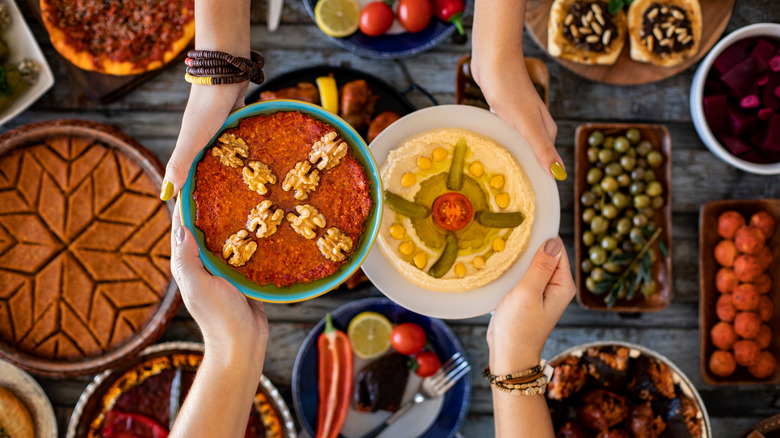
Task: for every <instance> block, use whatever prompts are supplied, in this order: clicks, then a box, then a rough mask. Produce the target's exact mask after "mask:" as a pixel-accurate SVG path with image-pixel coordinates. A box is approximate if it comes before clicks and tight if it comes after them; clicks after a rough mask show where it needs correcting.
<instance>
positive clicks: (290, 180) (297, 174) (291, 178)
mask: <svg viewBox="0 0 780 438" xmlns="http://www.w3.org/2000/svg"><path fill="white" fill-rule="evenodd" d="M309 170H311V163H309V162H308V161H299V162H298V163H297V164H296V165H295V168H293V169H290V171H289V172H287V176H285V177H284V181H282V189H283V190H284V191H285V192H289V191H290V190H293V189H294V190H295V194H293V198H295V199H297V200H299V201H303V200H305V199H308V198H309V192H313V191H315V190H317V184H319V182H320V173H319V172H317V170H316V169H314V170H312V171H311V174H309Z"/></svg>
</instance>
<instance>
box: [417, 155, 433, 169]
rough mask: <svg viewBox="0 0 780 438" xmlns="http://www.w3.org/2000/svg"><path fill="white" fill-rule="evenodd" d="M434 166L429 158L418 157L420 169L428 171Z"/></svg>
mask: <svg viewBox="0 0 780 438" xmlns="http://www.w3.org/2000/svg"><path fill="white" fill-rule="evenodd" d="M431 166H433V162H432V161H431V159H430V158H428V157H418V158H417V167H419V168H420V169H422V170H428V169H430V168H431Z"/></svg>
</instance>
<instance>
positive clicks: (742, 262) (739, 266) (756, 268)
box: [734, 254, 764, 283]
mask: <svg viewBox="0 0 780 438" xmlns="http://www.w3.org/2000/svg"><path fill="white" fill-rule="evenodd" d="M763 271H764V270H763V269H762V268H761V263H759V261H758V258H756V256H752V255H749V254H742V255H741V256H739V257H737V259H736V260H735V261H734V274H736V276H737V278H738V279H739V281H744V282H747V283H750V282H752V281H755V280H756V279H757V278H758V276H759V275H761V273H762V272H763Z"/></svg>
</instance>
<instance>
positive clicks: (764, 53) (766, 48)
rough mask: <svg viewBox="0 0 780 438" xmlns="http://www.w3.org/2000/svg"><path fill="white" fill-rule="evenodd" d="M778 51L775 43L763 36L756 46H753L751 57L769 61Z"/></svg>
mask: <svg viewBox="0 0 780 438" xmlns="http://www.w3.org/2000/svg"><path fill="white" fill-rule="evenodd" d="M776 52H777V48H776V47H775V46H774V44H772V43H770V42H769V41H767V40H765V39H764V38H761V39H760V40H758V43H757V44H756V47H754V48H753V51H752V52H750V57H751V58H757V59H760V60H762V61H764V62H769V59H770V58H772V56H774V54H775V53H776Z"/></svg>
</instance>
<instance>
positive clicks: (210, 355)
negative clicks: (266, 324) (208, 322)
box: [203, 334, 267, 381]
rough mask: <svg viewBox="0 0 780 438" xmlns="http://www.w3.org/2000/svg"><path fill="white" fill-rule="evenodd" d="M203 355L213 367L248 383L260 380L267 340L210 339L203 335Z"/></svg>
mask: <svg viewBox="0 0 780 438" xmlns="http://www.w3.org/2000/svg"><path fill="white" fill-rule="evenodd" d="M203 338H204V341H203V343H204V345H205V354H204V360H208V361H209V362H210V363H212V364H213V365H214V366H216V367H218V368H220V369H223V370H227V371H229V372H231V373H236V374H239V375H241V376H242V377H244V378H247V379H249V380H250V381H254V380H258V381H259V380H260V374H262V372H263V363H264V361H265V350H266V342H267V338H264V339H259V340H239V339H237V338H235V337H229V336H220V337H211V336H207V335H205V334H204V337H203Z"/></svg>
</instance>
